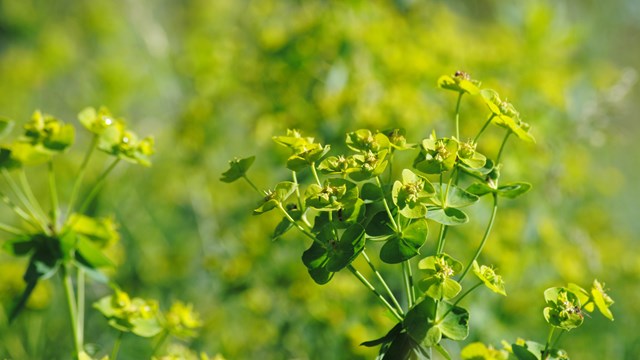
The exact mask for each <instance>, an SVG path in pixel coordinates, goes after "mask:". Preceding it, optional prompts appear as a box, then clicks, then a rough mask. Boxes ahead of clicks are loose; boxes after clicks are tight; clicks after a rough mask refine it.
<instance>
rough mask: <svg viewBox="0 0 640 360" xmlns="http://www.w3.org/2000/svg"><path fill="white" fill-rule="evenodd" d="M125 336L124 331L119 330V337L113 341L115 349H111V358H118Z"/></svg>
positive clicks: (112, 359)
mask: <svg viewBox="0 0 640 360" xmlns="http://www.w3.org/2000/svg"><path fill="white" fill-rule="evenodd" d="M123 336H124V332H123V331H118V337H117V338H116V341H115V342H114V343H113V349H111V356H109V360H116V359H117V358H118V352H119V351H120V344H121V343H122V337H123Z"/></svg>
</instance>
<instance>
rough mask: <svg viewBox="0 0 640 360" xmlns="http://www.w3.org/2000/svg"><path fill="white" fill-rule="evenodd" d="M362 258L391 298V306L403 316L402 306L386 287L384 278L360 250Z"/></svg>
mask: <svg viewBox="0 0 640 360" xmlns="http://www.w3.org/2000/svg"><path fill="white" fill-rule="evenodd" d="M362 256H363V257H364V259H365V260H366V261H367V264H369V267H370V268H371V270H372V271H373V273H374V274H375V275H376V277H377V278H378V280H380V283H381V284H382V286H383V287H384V289H385V291H386V292H387V294H389V297H390V298H391V301H393V305H395V306H396V309H397V310H398V312H399V313H400V314H403V313H404V312H403V310H402V306H400V303H399V302H398V299H396V297H395V296H394V295H393V292H392V291H391V289H390V288H389V285H387V282H386V281H384V278H383V277H382V275H381V274H380V272H378V269H376V267H375V266H374V265H373V263H372V262H371V259H369V256H367V252H366V251H364V250H362Z"/></svg>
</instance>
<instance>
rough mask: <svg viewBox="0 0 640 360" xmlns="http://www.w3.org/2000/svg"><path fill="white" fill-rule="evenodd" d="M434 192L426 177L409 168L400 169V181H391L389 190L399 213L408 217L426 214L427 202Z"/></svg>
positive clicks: (413, 217) (414, 217)
mask: <svg viewBox="0 0 640 360" xmlns="http://www.w3.org/2000/svg"><path fill="white" fill-rule="evenodd" d="M434 193H435V190H434V188H433V185H431V183H430V182H429V181H428V180H427V179H425V178H423V177H421V176H419V175H416V174H415V173H413V172H412V171H411V170H409V169H404V170H402V182H400V181H396V182H395V183H393V189H392V191H391V195H392V199H393V203H394V204H396V206H397V207H398V209H399V211H400V214H402V216H404V217H406V218H409V219H417V218H421V217H424V216H425V215H426V214H427V202H428V199H429V198H431V197H432V196H433V194H434Z"/></svg>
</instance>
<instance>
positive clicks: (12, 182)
mask: <svg viewBox="0 0 640 360" xmlns="http://www.w3.org/2000/svg"><path fill="white" fill-rule="evenodd" d="M0 171H1V172H2V176H3V177H4V179H5V181H6V182H7V184H8V185H9V188H11V191H12V192H13V194H14V195H15V196H16V197H17V198H18V200H19V201H20V202H21V203H22V206H24V208H25V209H27V211H28V214H26V215H27V217H28V218H29V219H30V220H28V221H29V222H30V223H32V224H35V225H36V227H38V228H41V229H42V230H43V231H44V232H45V233H47V232H48V231H49V229H48V228H47V225H46V222H42V219H41V218H39V217H38V215H37V213H36V211H35V209H34V208H33V207H32V205H31V203H30V202H29V200H27V197H26V196H25V195H24V193H23V192H22V190H20V187H18V184H16V182H15V180H13V178H12V177H11V174H9V171H7V169H5V168H2V170H0ZM5 202H7V201H5ZM18 209H19V208H18ZM18 215H20V213H19V212H18Z"/></svg>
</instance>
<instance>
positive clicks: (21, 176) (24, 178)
mask: <svg viewBox="0 0 640 360" xmlns="http://www.w3.org/2000/svg"><path fill="white" fill-rule="evenodd" d="M18 178H19V179H20V185H21V186H22V190H23V191H24V194H25V195H26V196H27V200H28V201H29V202H30V203H31V205H32V206H33V208H34V210H35V211H36V212H37V214H38V216H40V217H41V219H42V221H43V223H44V224H46V223H47V216H46V215H45V212H44V211H43V210H42V206H40V202H39V201H38V199H37V198H36V197H35V195H34V194H33V190H31V185H29V180H28V179H27V174H26V173H25V171H24V169H23V168H21V169H20V171H19V172H18Z"/></svg>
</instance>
